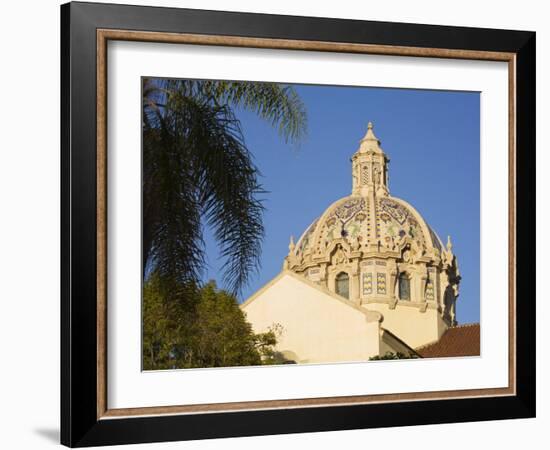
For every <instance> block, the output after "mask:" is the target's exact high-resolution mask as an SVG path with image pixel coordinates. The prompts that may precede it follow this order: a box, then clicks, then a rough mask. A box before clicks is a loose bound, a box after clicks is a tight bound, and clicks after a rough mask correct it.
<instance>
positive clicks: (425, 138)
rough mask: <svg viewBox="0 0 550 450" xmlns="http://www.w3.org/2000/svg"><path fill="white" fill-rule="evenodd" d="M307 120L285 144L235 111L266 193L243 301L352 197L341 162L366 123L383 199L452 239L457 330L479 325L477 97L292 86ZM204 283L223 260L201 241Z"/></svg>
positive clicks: (348, 167)
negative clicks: (309, 231)
mask: <svg viewBox="0 0 550 450" xmlns="http://www.w3.org/2000/svg"><path fill="white" fill-rule="evenodd" d="M295 88H296V90H297V91H298V94H299V95H300V97H301V98H302V100H303V102H304V104H305V106H306V110H307V113H308V134H307V137H306V138H305V139H304V140H303V141H302V143H301V144H300V145H299V146H298V147H292V146H290V145H285V144H284V142H283V140H282V139H281V138H280V137H279V136H278V135H277V132H276V130H274V129H273V128H272V127H271V126H270V125H268V124H267V123H265V122H263V121H261V120H259V119H258V118H256V117H255V116H254V115H253V114H251V113H246V112H238V117H239V119H240V120H241V123H242V126H243V131H244V135H245V139H246V144H247V146H248V148H249V149H250V151H251V152H252V153H253V155H254V158H255V164H256V165H257V166H258V168H259V170H260V171H261V173H262V178H261V182H262V184H263V186H264V188H265V189H266V190H267V191H268V193H267V194H265V195H264V196H263V198H264V199H265V201H264V205H265V207H266V212H265V216H264V224H265V229H266V237H265V240H264V244H263V249H262V267H261V269H260V271H259V273H258V274H255V275H254V276H252V279H251V282H250V283H249V285H248V286H247V287H246V288H245V289H243V292H242V294H241V296H240V299H239V300H244V299H246V298H247V297H248V296H250V295H251V294H253V293H254V292H255V291H256V290H257V289H259V288H260V287H262V286H263V285H264V284H265V283H267V282H268V281H269V280H271V279H272V278H273V277H275V276H276V275H277V274H278V273H279V272H280V270H281V267H282V264H283V259H284V257H285V256H286V254H287V253H288V242H289V237H290V235H294V236H295V238H296V239H298V238H299V237H300V235H301V234H302V232H303V231H304V230H305V229H306V228H307V226H308V225H309V224H310V223H311V222H312V221H313V220H314V219H315V218H317V217H318V216H319V215H321V214H322V213H323V212H324V210H325V209H326V208H327V207H328V206H329V205H330V204H331V203H332V202H334V201H335V200H337V199H339V198H341V197H344V196H347V195H350V193H351V163H350V157H351V156H352V154H353V153H354V152H355V151H356V150H357V148H358V143H359V140H360V139H361V138H362V137H363V135H364V134H365V132H366V130H367V123H368V122H369V121H372V122H373V124H374V132H375V134H376V136H377V137H378V139H380V140H381V142H382V148H383V149H384V151H385V152H386V154H387V155H388V156H389V158H390V161H391V162H390V165H389V187H390V194H391V195H392V196H395V197H398V198H402V199H404V200H406V201H407V202H409V203H411V204H412V205H413V206H414V207H415V208H416V209H417V210H418V211H419V212H420V214H421V215H422V216H423V217H424V219H425V220H426V221H427V222H428V224H430V226H431V227H432V228H433V229H434V230H435V231H436V232H437V233H438V235H439V236H440V238H441V240H442V241H443V242H444V243H445V242H446V240H447V235H451V239H452V241H453V250H454V252H455V254H456V255H457V257H458V263H459V268H460V272H461V275H462V282H461V285H460V296H459V299H458V302H457V318H458V321H459V323H467V322H478V321H479V258H480V252H479V226H480V220H479V219H480V216H479V205H480V199H479V193H480V189H479V183H480V178H479V174H480V165H479V148H480V147H479V141H480V130H479V106H480V105H479V94H478V93H477V92H449V91H428V90H410V89H382V88H363V87H360V88H358V87H332V86H306V85H295ZM206 251H207V257H208V263H209V266H208V268H207V271H206V273H205V277H204V279H205V280H207V279H215V280H216V281H217V283H218V286H220V287H222V286H223V285H222V283H221V279H222V277H221V274H220V273H219V268H220V267H221V265H222V261H220V260H219V258H218V249H217V247H216V245H215V242H214V241H213V240H212V239H211V235H210V234H209V233H207V235H206Z"/></svg>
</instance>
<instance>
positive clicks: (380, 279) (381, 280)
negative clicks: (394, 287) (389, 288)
mask: <svg viewBox="0 0 550 450" xmlns="http://www.w3.org/2000/svg"><path fill="white" fill-rule="evenodd" d="M376 292H377V293H378V294H382V295H386V274H385V273H377V274H376Z"/></svg>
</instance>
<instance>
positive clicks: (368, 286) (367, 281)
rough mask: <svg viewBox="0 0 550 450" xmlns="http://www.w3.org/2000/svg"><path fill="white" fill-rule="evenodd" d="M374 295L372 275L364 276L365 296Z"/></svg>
mask: <svg viewBox="0 0 550 450" xmlns="http://www.w3.org/2000/svg"><path fill="white" fill-rule="evenodd" d="M371 294H372V273H370V272H369V273H364V274H363V295H371Z"/></svg>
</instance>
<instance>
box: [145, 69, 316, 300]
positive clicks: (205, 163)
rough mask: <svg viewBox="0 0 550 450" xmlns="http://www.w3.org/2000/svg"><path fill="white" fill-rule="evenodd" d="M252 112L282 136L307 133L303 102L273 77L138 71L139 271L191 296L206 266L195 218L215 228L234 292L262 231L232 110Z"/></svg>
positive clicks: (250, 166) (291, 138)
mask: <svg viewBox="0 0 550 450" xmlns="http://www.w3.org/2000/svg"><path fill="white" fill-rule="evenodd" d="M236 109H242V110H247V111H251V112H253V113H255V114H256V115H257V116H259V117H260V118H261V119H263V120H265V121H267V122H268V123H269V124H271V125H272V126H273V127H275V128H277V130H278V131H279V133H280V135H281V137H282V138H283V139H284V141H285V142H289V143H292V142H298V141H299V140H300V139H301V137H302V136H303V135H304V133H305V129H306V113H305V108H304V105H303V104H302V102H301V100H300V99H299V97H298V95H297V94H296V92H295V91H294V89H293V88H292V87H288V86H287V87H285V86H282V85H279V84H276V83H261V82H227V81H200V80H160V79H148V78H146V79H144V80H143V114H142V117H143V186H142V188H143V276H144V279H146V278H147V274H148V273H152V272H153V271H156V272H158V273H159V274H160V275H162V277H161V279H160V282H161V283H163V284H164V287H165V289H164V294H165V295H166V296H168V297H171V298H172V299H173V300H176V301H180V302H181V301H185V300H186V299H188V298H189V296H188V295H186V294H187V293H186V292H183V291H181V287H182V286H189V285H193V284H198V283H199V282H200V278H201V273H202V269H203V267H204V259H205V253H204V242H203V225H204V224H205V223H206V224H208V225H209V226H210V227H211V228H212V230H213V231H214V236H215V239H216V240H217V242H218V244H219V248H220V254H221V257H222V258H223V260H224V261H225V265H224V267H223V273H224V285H225V286H227V288H228V289H229V291H230V292H232V293H237V292H239V290H240V289H241V288H242V287H243V286H244V285H245V284H246V282H247V281H248V278H249V276H250V274H251V273H253V272H254V271H255V270H257V269H258V267H259V261H260V252H261V243H262V239H263V236H264V226H263V221H262V213H263V205H262V202H261V200H260V199H259V196H260V195H261V194H262V193H263V189H262V186H261V184H260V183H259V181H258V176H259V171H258V169H257V168H256V167H255V165H254V163H253V160H252V155H251V153H250V151H249V149H248V148H247V147H246V145H245V139H244V135H243V131H242V129H241V124H240V122H239V120H238V119H237V118H236V116H235V110H236Z"/></svg>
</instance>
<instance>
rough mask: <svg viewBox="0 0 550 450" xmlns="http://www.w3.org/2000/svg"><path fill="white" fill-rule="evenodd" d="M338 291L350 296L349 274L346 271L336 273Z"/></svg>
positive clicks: (340, 293) (339, 293)
mask: <svg viewBox="0 0 550 450" xmlns="http://www.w3.org/2000/svg"><path fill="white" fill-rule="evenodd" d="M336 293H337V294H338V295H341V296H342V297H346V298H349V275H348V274H347V273H346V272H340V273H339V274H338V275H336Z"/></svg>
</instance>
